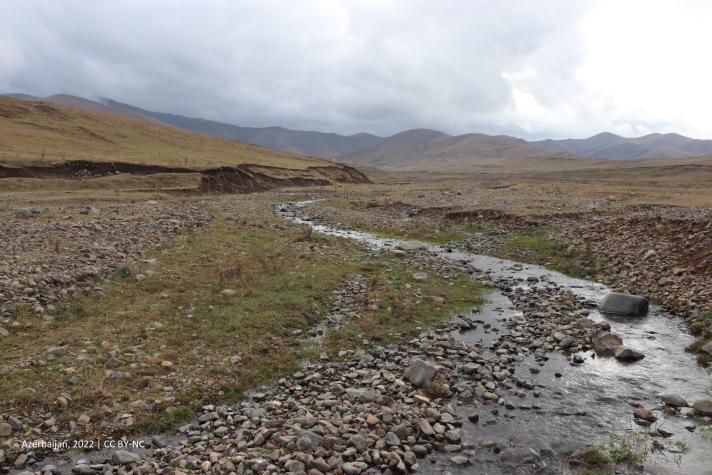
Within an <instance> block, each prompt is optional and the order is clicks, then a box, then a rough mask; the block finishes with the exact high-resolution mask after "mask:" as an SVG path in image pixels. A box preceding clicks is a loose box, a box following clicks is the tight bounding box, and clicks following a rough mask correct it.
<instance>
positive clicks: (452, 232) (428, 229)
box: [367, 222, 482, 244]
mask: <svg viewBox="0 0 712 475" xmlns="http://www.w3.org/2000/svg"><path fill="white" fill-rule="evenodd" d="M367 231H368V232H370V233H371V234H374V235H376V236H378V237H382V238H386V239H404V240H409V241H422V242H428V243H433V244H446V243H449V242H454V241H461V240H463V239H467V238H468V237H469V236H470V235H471V234H474V233H478V232H482V230H481V229H480V228H477V227H475V226H459V227H455V226H450V225H444V224H443V225H439V226H438V227H433V226H429V225H423V224H420V223H418V222H411V223H409V224H402V225H399V226H395V227H389V228H388V230H383V229H378V228H375V229H374V228H372V229H367Z"/></svg>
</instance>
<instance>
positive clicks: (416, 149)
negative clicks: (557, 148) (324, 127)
mask: <svg viewBox="0 0 712 475" xmlns="http://www.w3.org/2000/svg"><path fill="white" fill-rule="evenodd" d="M410 132H413V131H407V132H404V133H403V134H408V135H412V136H416V137H418V138H423V137H424V136H425V135H429V136H430V138H432V140H430V141H425V142H424V143H420V144H415V145H404V146H401V147H396V146H394V144H393V143H390V144H387V146H384V147H373V148H372V149H368V150H365V151H363V152H359V153H355V154H351V155H347V156H344V157H342V159H343V160H344V161H347V162H350V163H354V164H362V165H368V166H372V167H377V168H382V169H384V170H392V171H396V170H398V171H426V170H428V169H431V170H432V171H433V172H440V171H448V172H457V171H459V170H461V171H463V172H465V171H471V168H473V167H477V166H478V165H479V164H480V162H490V161H492V160H496V161H502V160H503V159H504V160H512V161H513V162H512V163H514V161H518V160H521V159H526V160H536V159H547V160H548V159H558V158H561V159H563V158H565V157H566V156H567V154H565V153H562V152H550V151H546V150H542V149H540V148H539V147H535V146H533V145H531V144H529V143H528V142H526V141H525V140H522V139H517V138H514V137H508V136H505V135H498V136H492V135H484V134H464V135H458V136H455V137H452V136H449V135H446V134H442V133H425V132H423V131H418V132H417V133H414V134H410ZM429 132H435V131H429ZM399 135H402V134H399ZM389 140H390V139H386V141H384V144H386V142H388V141H389ZM397 142H398V143H400V144H405V141H402V140H398V141H397Z"/></svg>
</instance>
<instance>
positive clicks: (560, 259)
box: [501, 228, 597, 278]
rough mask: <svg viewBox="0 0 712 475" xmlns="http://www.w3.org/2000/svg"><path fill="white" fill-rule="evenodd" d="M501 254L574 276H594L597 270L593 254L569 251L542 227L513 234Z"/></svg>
mask: <svg viewBox="0 0 712 475" xmlns="http://www.w3.org/2000/svg"><path fill="white" fill-rule="evenodd" d="M501 254H503V255H502V257H508V258H510V259H515V260H520V261H524V262H532V263H535V264H540V265H544V266H546V267H548V268H550V269H553V270H556V271H559V272H561V273H563V274H566V275H569V276H572V277H581V278H583V277H592V276H594V275H595V274H596V272H597V268H596V265H595V264H594V262H593V259H592V256H590V255H588V254H586V253H584V254H583V255H581V254H577V253H570V252H568V251H567V250H566V249H564V248H563V247H562V246H560V245H558V244H557V243H555V242H554V241H552V240H551V239H550V238H549V237H548V236H546V234H545V232H544V230H543V229H540V228H532V229H530V230H527V231H524V232H520V233H516V234H514V235H512V236H511V237H510V238H509V239H508V240H507V242H506V243H505V244H504V248H503V252H502V253H501Z"/></svg>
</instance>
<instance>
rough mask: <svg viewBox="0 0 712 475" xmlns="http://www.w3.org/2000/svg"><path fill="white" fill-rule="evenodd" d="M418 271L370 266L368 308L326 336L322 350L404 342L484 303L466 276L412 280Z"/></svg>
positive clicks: (378, 264) (478, 288)
mask: <svg viewBox="0 0 712 475" xmlns="http://www.w3.org/2000/svg"><path fill="white" fill-rule="evenodd" d="M417 270H418V269H416V268H414V267H412V266H408V265H406V264H403V263H401V262H394V263H389V265H385V263H384V262H375V263H373V264H371V267H370V272H369V273H370V275H371V277H370V279H369V292H368V295H369V306H367V307H366V308H365V309H364V311H363V313H362V314H361V316H360V318H359V319H357V320H354V321H351V322H349V323H348V324H346V325H345V326H344V327H342V328H341V329H339V330H336V331H329V332H327V334H326V339H325V347H326V348H327V349H329V350H331V351H336V350H339V349H343V348H357V347H359V346H361V345H362V343H363V341H364V340H367V341H369V342H378V343H391V342H394V341H401V340H407V339H410V338H413V337H415V336H417V335H418V334H419V333H420V332H421V331H422V329H424V328H426V327H429V326H431V325H433V324H436V323H438V322H440V321H442V320H444V319H447V318H449V316H450V315H452V313H454V312H455V311H458V310H462V309H465V308H469V307H473V306H478V305H480V304H481V303H482V301H483V298H482V290H483V289H482V287H481V285H480V284H479V283H478V282H475V281H474V280H472V279H471V278H469V277H468V276H466V275H462V276H459V277H457V278H454V279H452V280H447V279H444V278H443V277H439V276H437V275H432V274H431V275H429V276H428V279H427V280H426V281H425V282H416V281H414V280H413V279H412V275H413V273H414V272H416V271H417Z"/></svg>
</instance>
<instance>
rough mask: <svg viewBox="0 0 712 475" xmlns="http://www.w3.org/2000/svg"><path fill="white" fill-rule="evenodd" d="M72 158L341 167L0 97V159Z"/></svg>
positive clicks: (14, 162)
mask: <svg viewBox="0 0 712 475" xmlns="http://www.w3.org/2000/svg"><path fill="white" fill-rule="evenodd" d="M71 160H86V161H94V162H114V161H120V162H128V163H135V164H143V165H161V166H168V167H184V168H190V169H194V170H203V169H208V168H215V167H221V166H237V165H243V164H255V165H260V166H265V167H277V168H283V169H293V170H306V169H308V168H309V167H323V166H329V167H342V165H339V164H334V163H332V162H327V161H324V160H319V159H316V158H310V157H305V156H301V155H295V154H291V153H287V152H280V151H277V150H272V149H268V148H263V147H259V146H256V145H251V144H247V143H244V142H239V141H235V140H227V139H221V138H217V137H213V136H208V135H202V134H197V133H193V132H188V131H186V130H182V129H178V128H174V127H169V126H164V125H160V124H156V123H152V122H149V121H145V120H141V119H136V118H130V117H125V116H121V115H117V114H112V113H106V112H102V111H95V110H86V109H79V108H75V107H68V106H66V105H61V104H56V103H49V102H39V101H33V102H29V101H23V100H18V99H15V98H12V97H0V164H3V165H11V166H30V165H34V166H37V165H49V164H53V163H61V162H66V161H71Z"/></svg>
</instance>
